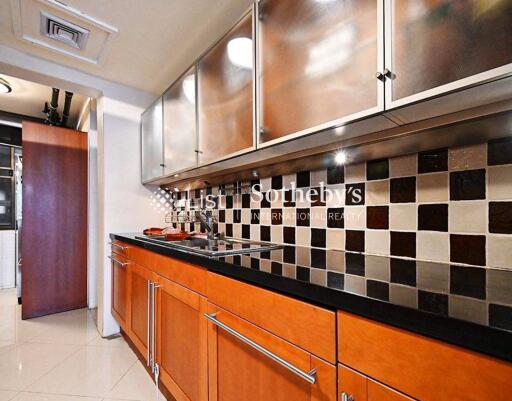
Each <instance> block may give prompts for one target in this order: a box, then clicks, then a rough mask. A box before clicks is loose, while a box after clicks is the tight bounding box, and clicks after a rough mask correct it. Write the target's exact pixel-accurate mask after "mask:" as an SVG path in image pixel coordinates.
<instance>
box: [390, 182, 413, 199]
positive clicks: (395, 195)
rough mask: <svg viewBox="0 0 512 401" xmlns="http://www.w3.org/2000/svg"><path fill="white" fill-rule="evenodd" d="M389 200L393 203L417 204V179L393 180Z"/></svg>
mask: <svg viewBox="0 0 512 401" xmlns="http://www.w3.org/2000/svg"><path fill="white" fill-rule="evenodd" d="M389 198H390V201H391V203H411V202H416V177H402V178H392V179H391V181H390V183H389Z"/></svg>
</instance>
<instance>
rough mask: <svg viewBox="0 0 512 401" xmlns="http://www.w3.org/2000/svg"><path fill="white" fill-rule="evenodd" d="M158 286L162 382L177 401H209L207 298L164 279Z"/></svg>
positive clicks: (159, 353) (159, 281)
mask: <svg viewBox="0 0 512 401" xmlns="http://www.w3.org/2000/svg"><path fill="white" fill-rule="evenodd" d="M156 284H157V285H158V287H157V292H156V318H155V320H156V362H157V363H158V364H159V366H160V380H161V382H162V383H163V384H164V386H165V387H166V388H167V389H168V390H169V391H170V392H171V393H172V394H173V396H174V398H176V400H177V401H207V400H208V382H207V374H208V373H207V321H206V319H205V317H204V314H205V313H206V305H207V302H206V298H204V297H202V296H201V295H199V294H197V293H195V292H194V291H191V290H189V289H188V288H185V287H183V286H181V285H179V284H176V283H174V282H172V281H169V280H167V279H165V278H163V277H161V276H158V277H157V279H156Z"/></svg>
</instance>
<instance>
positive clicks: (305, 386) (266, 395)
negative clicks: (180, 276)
mask: <svg viewBox="0 0 512 401" xmlns="http://www.w3.org/2000/svg"><path fill="white" fill-rule="evenodd" d="M208 311H209V313H210V314H215V319H218V320H219V321H221V322H222V324H224V325H227V326H228V327H229V328H230V329H232V330H234V331H236V332H237V333H239V334H241V335H242V336H244V337H246V338H247V339H249V340H251V341H253V342H255V343H256V344H257V345H259V346H261V347H264V348H265V349H266V350H268V351H269V352H271V353H273V354H274V355H277V356H278V357H280V358H282V359H283V360H285V361H286V362H287V363H289V364H291V365H293V366H294V367H295V368H297V369H300V370H301V371H302V372H304V373H307V374H310V375H311V374H312V373H311V370H312V369H316V383H315V384H310V382H308V381H306V380H305V379H304V378H302V377H299V376H298V375H296V374H295V373H293V372H291V371H290V370H289V369H287V368H286V367H284V366H282V365H281V364H279V363H277V362H275V361H274V360H273V359H271V358H270V357H269V356H268V355H266V354H264V353H262V352H261V351H260V350H257V349H255V348H253V347H251V346H249V345H248V344H247V343H246V342H245V341H242V340H241V339H240V338H238V337H236V336H235V335H233V334H232V333H230V332H228V331H226V330H225V329H223V328H220V327H218V326H217V325H216V324H214V323H209V325H208V370H209V377H208V379H209V381H208V382H209V394H210V401H240V400H244V401H261V400H272V401H289V400H294V401H335V400H336V368H335V367H334V366H332V365H330V364H328V363H327V362H325V361H323V360H321V359H318V358H316V357H315V356H313V355H311V354H310V353H308V352H306V351H304V350H302V349H300V348H298V347H296V346H294V345H292V344H290V343H288V342H286V341H284V340H282V339H281V338H279V337H276V336H274V335H272V334H270V333H269V332H268V331H265V330H262V329H260V328H258V327H257V326H254V325H253V324H251V323H249V322H247V321H246V320H243V319H241V318H239V317H236V316H235V315H233V314H231V313H229V312H227V311H225V310H223V309H220V308H218V307H217V306H214V305H213V304H208ZM267 312H268V311H266V310H262V311H261V313H267Z"/></svg>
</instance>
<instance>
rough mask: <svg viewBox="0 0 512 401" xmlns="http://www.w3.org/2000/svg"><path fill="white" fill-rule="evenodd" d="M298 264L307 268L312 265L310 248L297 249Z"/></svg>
mask: <svg viewBox="0 0 512 401" xmlns="http://www.w3.org/2000/svg"><path fill="white" fill-rule="evenodd" d="M308 246H309V245H308ZM297 264H298V265H300V266H306V267H307V266H310V265H311V252H310V250H309V249H308V248H302V247H299V248H297Z"/></svg>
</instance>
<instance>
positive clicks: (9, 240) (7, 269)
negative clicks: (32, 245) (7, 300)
mask: <svg viewBox="0 0 512 401" xmlns="http://www.w3.org/2000/svg"><path fill="white" fill-rule="evenodd" d="M15 255H16V242H15V234H14V231H0V288H12V287H14V286H15V284H16V283H15V266H16V265H15V261H16V256H15Z"/></svg>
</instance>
